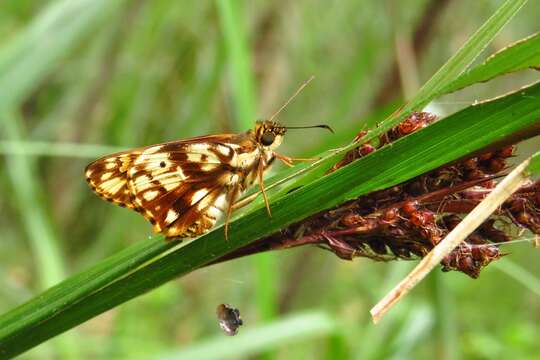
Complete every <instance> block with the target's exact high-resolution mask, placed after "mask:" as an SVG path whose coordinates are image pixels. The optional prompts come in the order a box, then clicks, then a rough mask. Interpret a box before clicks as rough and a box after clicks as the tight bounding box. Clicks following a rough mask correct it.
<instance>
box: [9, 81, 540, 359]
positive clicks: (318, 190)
mask: <svg viewBox="0 0 540 360" xmlns="http://www.w3.org/2000/svg"><path fill="white" fill-rule="evenodd" d="M539 96H540V83H539V84H535V85H532V86H530V87H529V88H526V89H521V90H519V91H517V92H515V93H512V94H509V95H507V96H505V97H501V98H497V99H495V100H493V101H491V102H486V103H482V104H478V105H475V106H471V107H469V108H466V109H464V110H462V111H460V112H458V113H456V114H454V115H451V116H449V117H448V118H445V119H442V120H441V121H439V122H437V123H435V124H433V125H432V126H429V127H427V128H425V129H423V130H422V131H419V132H417V133H414V134H412V135H410V136H408V137H405V138H403V139H401V140H399V141H397V142H395V143H394V144H393V145H392V146H389V147H385V148H383V149H381V150H379V151H377V152H375V153H374V154H371V155H370V156H367V157H365V158H362V159H360V160H358V161H355V162H353V163H351V164H350V165H348V166H347V167H344V168H342V169H340V170H338V171H336V172H334V173H332V174H330V175H328V176H326V177H324V178H321V179H318V180H316V181H314V182H312V183H310V184H308V185H306V186H304V187H302V188H300V189H299V190H297V191H294V192H292V193H290V194H287V195H286V196H283V197H277V198H276V197H275V196H274V197H272V198H271V206H272V209H273V216H272V218H268V217H267V215H266V213H265V212H266V209H264V207H263V206H260V207H259V208H257V209H256V210H254V211H252V212H250V213H247V214H243V215H242V216H239V217H237V218H236V219H235V220H234V221H233V222H232V223H231V226H230V230H229V241H224V240H223V229H222V228H221V227H220V228H217V229H215V230H214V231H212V232H210V233H208V234H206V235H204V236H202V237H200V238H198V239H197V240H196V241H192V242H189V243H187V244H185V245H183V246H179V247H175V248H174V249H171V245H170V244H166V243H164V242H153V241H151V242H147V243H144V242H143V244H142V245H141V244H137V245H135V246H134V248H133V249H126V251H124V252H122V253H121V254H120V255H118V256H114V257H112V258H110V259H107V260H105V261H104V262H103V263H102V264H99V265H98V266H96V267H95V268H93V269H91V270H90V271H87V272H83V273H81V274H79V275H77V276H76V277H75V278H74V279H69V280H67V281H66V282H65V283H62V284H60V285H58V286H57V287H55V288H53V289H52V290H51V291H49V292H47V293H45V294H44V295H41V296H39V297H37V298H36V299H34V300H31V301H30V302H28V303H26V304H24V305H22V306H21V307H19V308H17V309H14V310H12V311H11V312H9V313H7V314H4V315H3V316H2V317H0V349H2V350H3V351H4V354H10V355H15V354H18V353H21V352H23V351H25V350H27V349H28V348H30V347H32V346H34V345H36V344H38V343H40V342H42V341H44V340H46V339H48V338H50V337H52V336H54V335H57V334H59V333H61V332H63V331H65V330H67V329H69V328H72V327H73V326H75V325H77V324H80V323H82V322H84V321H85V320H87V319H89V318H91V317H93V316H95V315H97V314H100V313H102V312H104V311H106V310H108V309H111V308H112V307H114V306H116V305H118V304H121V303H122V302H125V301H127V300H129V299H131V298H133V297H135V296H137V295H140V294H142V293H144V292H146V291H148V290H151V289H153V288H155V287H157V286H159V285H161V284H164V283H165V282H167V281H169V280H171V279H173V278H175V277H177V276H179V275H184V274H187V273H189V272H191V271H193V270H195V269H197V268H200V267H202V266H204V265H205V264H208V263H209V262H211V261H214V260H216V259H218V258H219V257H221V256H223V255H224V254H226V253H228V252H230V251H232V250H234V249H237V248H239V247H241V246H244V245H246V244H249V243H250V242H253V241H255V240H256V239H258V238H260V237H262V236H264V235H267V234H270V233H273V232H275V231H277V230H279V229H281V228H283V227H284V226H286V225H288V224H290V223H292V222H295V221H298V220H300V219H303V218H305V217H307V216H309V215H311V214H313V213H316V212H318V211H320V210H323V209H327V208H329V207H332V206H335V205H338V204H340V203H342V202H343V201H345V200H347V199H350V198H352V197H357V196H359V195H362V194H365V193H368V192H371V191H374V190H377V189H381V188H387V187H389V186H392V185H395V184H397V183H401V182H403V181H405V180H408V179H410V178H412V177H414V176H417V175H419V174H421V173H424V172H426V171H429V170H431V169H433V168H436V167H438V166H441V165H443V164H446V163H448V162H450V161H453V160H455V159H458V158H461V157H463V156H466V155H467V154H470V153H471V152H474V151H478V150H480V149H482V148H484V147H486V146H488V145H489V144H492V143H498V142H499V141H501V140H503V139H505V140H508V139H512V140H517V139H518V138H520V137H523V136H525V137H526V136H532V135H533V134H534V133H536V132H538V128H539V126H540V124H539V121H538V119H539V118H540V106H539V104H538V101H537V100H536V99H537V98H538V97H539ZM533 130H534V131H533ZM524 134H525V135H524ZM138 250H141V252H143V253H142V254H138V252H137V251H138ZM142 250H144V251H142ZM165 251H166V253H164V252H165ZM157 254H161V255H160V256H159V257H158V258H154V257H156V255H157ZM128 255H130V256H131V257H129V256H128ZM123 261H124V262H127V263H126V264H124V263H123Z"/></svg>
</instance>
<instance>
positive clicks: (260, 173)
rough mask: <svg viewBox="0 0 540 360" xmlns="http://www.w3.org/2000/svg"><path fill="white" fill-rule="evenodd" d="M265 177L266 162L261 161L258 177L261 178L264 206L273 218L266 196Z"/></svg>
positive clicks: (260, 184)
mask: <svg viewBox="0 0 540 360" xmlns="http://www.w3.org/2000/svg"><path fill="white" fill-rule="evenodd" d="M263 175H264V161H263V160H262V159H261V160H260V161H259V168H258V169H257V177H258V178H259V186H260V188H261V192H262V194H263V198H264V204H265V205H266V211H267V212H268V216H269V217H272V212H271V211H270V203H269V202H268V197H267V196H266V190H265V189H264V180H263Z"/></svg>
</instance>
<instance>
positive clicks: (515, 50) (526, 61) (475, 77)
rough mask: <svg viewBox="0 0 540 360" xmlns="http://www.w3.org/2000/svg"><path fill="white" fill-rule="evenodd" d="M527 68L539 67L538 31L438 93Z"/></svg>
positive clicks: (490, 58) (539, 36)
mask: <svg viewBox="0 0 540 360" xmlns="http://www.w3.org/2000/svg"><path fill="white" fill-rule="evenodd" d="M528 68H537V69H540V33H538V34H535V35H531V36H530V37H528V38H525V39H523V40H520V41H518V42H516V43H514V44H512V45H510V46H507V47H505V48H504V49H502V50H501V51H499V52H497V53H495V54H493V55H492V56H490V57H489V58H488V59H487V60H486V61H484V62H483V63H482V64H480V65H478V66H475V67H474V68H472V69H471V70H469V71H467V72H465V73H464V74H462V75H461V76H460V77H459V78H457V79H456V80H455V81H453V82H451V83H450V84H448V85H447V86H446V87H444V88H443V89H442V90H441V91H440V93H441V94H447V93H451V92H454V91H457V90H459V89H463V88H464V87H467V86H470V85H472V84H476V83H479V82H486V81H489V80H491V79H493V78H495V77H497V76H500V75H504V74H508V73H511V72H515V71H519V70H524V69H528Z"/></svg>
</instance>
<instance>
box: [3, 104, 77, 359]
mask: <svg viewBox="0 0 540 360" xmlns="http://www.w3.org/2000/svg"><path fill="white" fill-rule="evenodd" d="M3 120H4V121H3V123H4V129H5V131H6V134H7V135H8V136H9V138H10V139H13V140H17V141H20V140H21V139H22V138H23V136H24V134H23V129H22V126H21V124H22V121H21V119H20V118H19V117H16V116H14V115H12V114H8V115H5V116H3ZM6 165H7V166H6V170H7V174H8V176H9V178H10V180H11V184H12V186H11V188H12V190H13V193H14V195H15V199H16V201H17V205H18V211H19V214H20V216H19V218H20V219H21V220H22V222H23V225H24V228H25V230H26V233H27V235H28V240H29V242H30V247H31V249H32V256H33V257H34V259H35V268H34V269H33V271H34V273H35V274H36V277H37V279H38V281H39V288H40V289H47V288H48V287H50V286H53V285H54V284H56V283H58V282H60V281H61V280H62V279H64V278H65V276H66V271H65V267H66V266H65V264H64V256H63V255H62V251H61V249H60V244H61V242H60V239H59V238H58V236H57V234H56V233H55V231H54V229H53V224H52V222H51V221H50V219H49V217H48V216H47V211H46V209H45V208H44V207H43V206H42V204H43V203H44V202H43V201H39V200H38V199H40V198H42V197H43V195H42V194H43V189H42V186H41V184H39V182H38V180H37V179H39V176H38V175H37V168H36V164H35V163H34V162H33V161H31V159H28V158H27V157H25V156H23V155H10V156H6ZM56 345H57V348H58V356H59V357H60V358H65V359H67V358H74V357H75V356H76V353H77V350H76V347H75V342H74V338H73V337H71V336H70V337H66V338H63V339H58V341H57V342H56Z"/></svg>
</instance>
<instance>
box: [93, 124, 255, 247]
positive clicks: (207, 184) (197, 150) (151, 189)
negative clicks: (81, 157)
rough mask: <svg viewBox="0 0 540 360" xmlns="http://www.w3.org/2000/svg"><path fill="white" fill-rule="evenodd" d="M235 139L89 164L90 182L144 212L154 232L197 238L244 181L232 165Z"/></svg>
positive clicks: (170, 146)
mask: <svg viewBox="0 0 540 360" xmlns="http://www.w3.org/2000/svg"><path fill="white" fill-rule="evenodd" d="M232 136H234V135H216V136H207V137H202V138H196V139H191V140H188V141H177V142H170V143H165V144H160V145H155V146H150V147H147V148H142V149H137V150H134V151H132V152H126V153H119V154H115V155H111V156H109V157H106V158H103V159H100V160H98V161H96V162H94V163H92V164H90V165H89V166H88V168H87V170H86V176H87V180H88V182H89V184H90V186H91V187H92V189H94V191H95V192H96V193H97V194H98V195H100V196H101V197H103V198H105V199H106V200H109V201H111V202H114V203H116V204H119V205H121V206H126V207H128V208H132V209H134V210H136V211H138V212H140V213H141V214H142V215H143V216H144V217H145V218H146V219H147V220H148V221H149V222H150V223H151V224H152V225H153V228H154V231H156V232H161V233H164V234H165V235H166V236H167V237H193V236H197V235H200V234H202V233H204V232H206V231H207V230H208V229H210V228H212V227H213V226H214V225H215V223H216V221H217V220H218V218H219V217H220V216H221V214H222V213H224V212H225V211H226V210H227V207H228V204H229V203H230V202H231V201H234V199H233V198H232V197H234V196H236V195H237V194H238V187H239V186H240V183H241V180H242V179H240V178H239V177H238V176H237V174H236V168H235V166H233V165H232V161H233V159H234V158H235V155H236V153H235V151H236V149H237V145H236V144H235V143H234V141H232V139H233V138H232ZM231 141H232V142H231ZM254 156H255V155H254ZM253 160H255V159H253Z"/></svg>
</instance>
